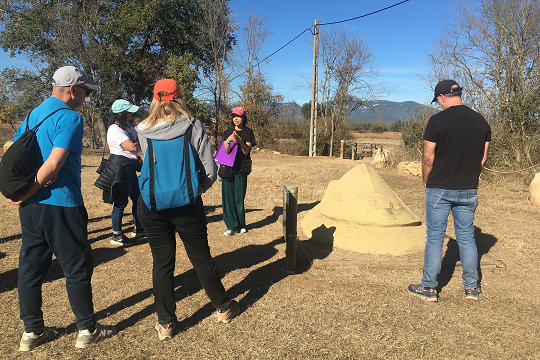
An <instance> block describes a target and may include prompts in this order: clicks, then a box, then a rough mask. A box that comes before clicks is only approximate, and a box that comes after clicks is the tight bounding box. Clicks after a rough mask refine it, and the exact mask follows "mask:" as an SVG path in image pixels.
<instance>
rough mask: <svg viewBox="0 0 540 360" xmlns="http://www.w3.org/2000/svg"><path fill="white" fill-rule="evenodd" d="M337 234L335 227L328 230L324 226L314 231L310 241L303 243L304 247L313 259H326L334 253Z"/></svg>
mask: <svg viewBox="0 0 540 360" xmlns="http://www.w3.org/2000/svg"><path fill="white" fill-rule="evenodd" d="M335 232H336V227H335V226H331V227H329V228H327V227H326V226H325V225H324V224H322V225H321V226H319V227H318V228H316V229H313V231H312V232H311V238H310V239H309V240H304V241H301V244H302V247H303V248H304V249H305V250H306V252H307V253H308V254H309V257H310V258H311V259H324V258H326V257H327V256H328V255H330V253H331V252H332V249H333V247H334V233H335Z"/></svg>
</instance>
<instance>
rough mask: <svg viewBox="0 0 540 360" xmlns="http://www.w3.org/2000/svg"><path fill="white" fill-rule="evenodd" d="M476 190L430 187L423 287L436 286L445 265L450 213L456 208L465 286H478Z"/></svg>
mask: <svg viewBox="0 0 540 360" xmlns="http://www.w3.org/2000/svg"><path fill="white" fill-rule="evenodd" d="M476 191H477V190H476V189H467V190H445V189H434V188H426V189H425V192H426V227H427V229H426V235H427V236H426V249H425V253H424V272H423V277H422V286H424V287H430V288H436V287H437V285H438V283H437V276H438V275H439V273H440V271H441V266H442V248H443V242H444V235H445V233H446V226H447V224H448V214H449V213H450V211H452V216H453V217H454V227H455V232H456V242H457V244H458V246H459V257H460V260H461V266H462V267H463V285H464V286H465V287H477V286H478V250H477V248H476V240H475V238H474V225H473V222H474V212H475V210H476V207H477V206H478V197H477V194H476Z"/></svg>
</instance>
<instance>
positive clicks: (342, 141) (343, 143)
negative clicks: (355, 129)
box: [340, 140, 345, 159]
mask: <svg viewBox="0 0 540 360" xmlns="http://www.w3.org/2000/svg"><path fill="white" fill-rule="evenodd" d="M344 145H345V140H341V155H340V157H341V158H342V159H343V146H344Z"/></svg>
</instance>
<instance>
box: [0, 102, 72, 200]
mask: <svg viewBox="0 0 540 360" xmlns="http://www.w3.org/2000/svg"><path fill="white" fill-rule="evenodd" d="M63 109H67V110H70V109H69V108H60V109H56V110H55V111H53V112H52V113H50V114H49V115H47V116H46V117H45V119H43V120H41V122H40V123H39V124H37V125H36V126H34V127H33V128H32V129H30V128H29V127H28V119H29V118H30V114H28V116H27V117H26V131H25V132H24V133H23V134H22V135H21V137H19V138H18V139H17V141H15V142H14V143H13V144H12V145H11V146H10V147H9V149H7V151H6V153H5V154H4V156H3V157H2V161H0V192H1V193H2V195H4V196H5V197H6V198H8V199H17V198H18V197H19V196H21V195H22V194H24V193H25V192H26V191H27V190H28V187H29V186H30V184H31V183H32V182H33V181H34V177H35V176H36V174H37V172H38V170H39V168H40V167H41V165H43V157H42V156H41V150H40V148H39V144H38V141H37V137H36V130H37V128H38V127H39V126H40V125H41V124H43V122H44V121H45V120H47V119H48V118H49V117H50V116H51V115H53V114H54V113H56V112H57V111H60V110H63Z"/></svg>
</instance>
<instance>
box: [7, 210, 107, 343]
mask: <svg viewBox="0 0 540 360" xmlns="http://www.w3.org/2000/svg"><path fill="white" fill-rule="evenodd" d="M19 217H20V221H21V230H22V245H21V252H20V255H19V279H18V292H19V309H20V315H21V319H22V320H23V322H24V331H26V332H38V333H39V332H42V331H43V327H44V322H43V312H42V311H41V306H42V295H41V285H42V284H43V280H44V279H45V276H46V274H47V271H48V270H49V268H50V266H51V263H52V256H53V254H54V255H55V256H56V259H57V260H58V262H59V263H60V266H61V267H62V271H63V272H64V275H65V277H66V290H67V294H68V298H69V304H70V305H71V309H72V310H73V313H74V314H75V322H76V324H77V328H78V329H79V330H84V329H91V328H93V327H94V326H95V324H96V319H95V317H94V305H93V302H92V284H91V282H90V280H91V278H92V272H93V262H92V248H91V247H90V244H89V243H88V232H87V227H86V226H87V223H88V214H87V213H86V209H85V207H84V206H78V207H61V206H53V205H44V204H29V203H24V204H22V205H21V206H19Z"/></svg>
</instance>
